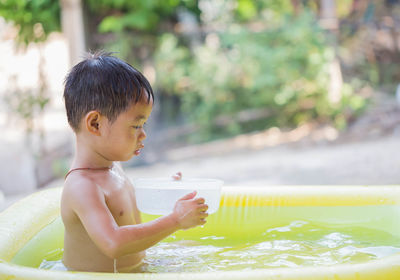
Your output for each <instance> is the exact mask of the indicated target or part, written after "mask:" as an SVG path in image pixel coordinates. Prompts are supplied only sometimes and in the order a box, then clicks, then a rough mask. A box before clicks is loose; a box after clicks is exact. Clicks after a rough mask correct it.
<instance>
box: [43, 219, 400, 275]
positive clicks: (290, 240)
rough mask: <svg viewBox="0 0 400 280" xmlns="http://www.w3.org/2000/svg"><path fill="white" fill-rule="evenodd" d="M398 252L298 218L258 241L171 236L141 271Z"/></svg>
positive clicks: (357, 233)
mask: <svg viewBox="0 0 400 280" xmlns="http://www.w3.org/2000/svg"><path fill="white" fill-rule="evenodd" d="M167 241H168V242H167ZM398 252H400V238H398V237H395V236H393V235H390V234H389V233H387V232H385V231H380V230H373V229H367V228H362V227H348V226H347V227H346V226H330V225H326V224H316V223H310V222H307V221H300V220H299V221H292V222H291V223H289V224H286V225H282V226H279V227H274V228H268V229H266V230H265V231H264V232H263V233H262V234H261V236H259V238H257V240H248V241H243V242H242V243H238V242H237V241H232V242H231V241H230V240H229V237H226V236H204V237H201V238H198V239H196V240H177V238H175V237H174V236H172V237H170V238H168V239H167V240H166V241H165V242H160V243H158V244H157V245H155V246H154V247H151V248H149V249H148V250H147V256H146V258H145V259H144V261H143V265H142V268H141V269H142V271H143V272H148V273H163V272H205V271H229V270H252V269H259V268H275V267H299V266H327V265H334V264H341V263H361V262H365V261H369V260H374V259H378V258H383V257H385V256H389V255H392V254H395V253H398ZM60 259H61V257H60ZM44 262H45V261H44ZM59 262H60V261H59ZM53 263H54V262H53ZM42 264H43V263H42ZM41 267H42V268H47V269H49V267H48V266H47V267H46V266H45V265H41ZM50 269H51V268H50Z"/></svg>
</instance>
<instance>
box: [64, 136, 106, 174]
mask: <svg viewBox="0 0 400 280" xmlns="http://www.w3.org/2000/svg"><path fill="white" fill-rule="evenodd" d="M75 151H76V153H75V157H74V159H73V161H72V166H71V167H72V168H79V167H85V168H106V167H108V168H111V167H112V166H113V161H110V160H108V159H106V158H104V157H103V156H102V155H101V154H99V153H98V152H96V150H94V149H93V148H92V147H90V146H87V145H86V143H85V142H82V141H79V139H77V141H76V149H75Z"/></svg>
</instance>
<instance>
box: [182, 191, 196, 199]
mask: <svg viewBox="0 0 400 280" xmlns="http://www.w3.org/2000/svg"><path fill="white" fill-rule="evenodd" d="M196 194H197V191H194V192H191V193H188V194H186V195H184V196H182V197H181V198H180V199H179V200H188V199H192V198H193V197H195V196H196Z"/></svg>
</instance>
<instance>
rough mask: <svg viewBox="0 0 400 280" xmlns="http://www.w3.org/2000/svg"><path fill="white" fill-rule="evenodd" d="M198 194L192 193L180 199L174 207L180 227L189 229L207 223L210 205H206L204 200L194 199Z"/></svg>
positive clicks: (174, 213)
mask: <svg viewBox="0 0 400 280" xmlns="http://www.w3.org/2000/svg"><path fill="white" fill-rule="evenodd" d="M196 194H197V192H196V191H194V192H191V193H189V194H187V195H185V196H183V197H182V198H181V199H179V200H178V201H177V202H176V204H175V207H174V212H173V215H175V217H176V219H177V221H178V224H179V227H180V228H181V229H188V228H192V227H195V226H199V225H204V224H205V223H206V218H207V216H208V214H207V213H206V211H207V209H208V205H207V204H204V202H205V200H204V198H194V197H195V196H196Z"/></svg>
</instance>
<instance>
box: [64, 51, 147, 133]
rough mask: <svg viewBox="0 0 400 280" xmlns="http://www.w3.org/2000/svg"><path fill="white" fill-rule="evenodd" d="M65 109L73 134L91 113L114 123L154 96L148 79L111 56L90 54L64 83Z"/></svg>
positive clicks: (71, 72) (107, 54)
mask: <svg viewBox="0 0 400 280" xmlns="http://www.w3.org/2000/svg"><path fill="white" fill-rule="evenodd" d="M64 100H65V108H66V111H67V117H68V122H69V124H70V126H71V127H72V129H73V130H74V131H75V132H78V131H79V129H80V123H81V121H82V119H83V118H84V117H85V115H86V114H87V113H88V112H90V111H98V112H99V113H100V114H101V115H103V116H105V117H107V119H108V121H110V122H111V123H112V122H114V121H115V120H116V119H117V117H118V115H119V114H121V113H122V112H125V111H126V110H127V109H128V108H129V107H130V106H131V105H133V104H137V103H139V102H142V101H143V100H145V101H146V102H147V103H150V102H153V100H154V95H153V90H152V88H151V86H150V83H149V82H148V81H147V79H146V78H145V77H144V76H143V75H142V73H140V72H139V71H138V70H136V69H135V68H134V67H132V66H131V65H129V64H128V63H126V62H124V61H122V60H120V59H118V58H116V57H114V56H112V55H110V53H96V54H89V55H88V57H87V58H86V59H84V60H83V61H81V62H80V63H78V64H76V65H75V66H74V67H73V68H72V69H71V71H70V72H69V74H68V75H67V77H66V79H65V88H64Z"/></svg>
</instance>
